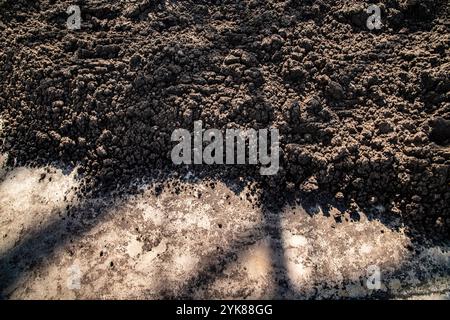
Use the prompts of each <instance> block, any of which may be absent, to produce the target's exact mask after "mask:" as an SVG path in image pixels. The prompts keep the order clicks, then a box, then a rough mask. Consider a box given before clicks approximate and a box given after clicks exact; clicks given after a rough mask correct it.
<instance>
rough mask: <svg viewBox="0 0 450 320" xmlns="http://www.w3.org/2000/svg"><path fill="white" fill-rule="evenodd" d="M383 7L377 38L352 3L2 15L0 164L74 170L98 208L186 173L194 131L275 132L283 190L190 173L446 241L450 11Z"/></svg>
mask: <svg viewBox="0 0 450 320" xmlns="http://www.w3.org/2000/svg"><path fill="white" fill-rule="evenodd" d="M73 4H78V5H79V6H80V8H81V17H82V24H81V29H80V30H72V31H71V30H68V29H67V27H66V20H67V17H68V14H67V13H66V10H67V8H68V7H69V6H70V5H73ZM378 4H379V6H380V8H381V14H382V15H381V21H382V23H383V26H382V28H381V29H380V30H373V31H370V30H369V29H367V27H366V20H367V17H368V14H367V13H366V12H365V10H366V8H367V7H368V6H369V3H367V2H363V1H352V0H338V1H325V0H319V1H294V0H291V1H289V0H286V1H275V0H270V1H269V0H249V1H234V0H233V1H232V0H225V1H223V0H221V1H201V0H192V1H189V0H186V1H183V0H179V1H170V0H169V1H157V0H155V1H149V0H145V1H118V0H116V1H75V0H70V1H51V0H44V1H31V0H30V1H26V0H16V1H2V2H1V5H0V17H1V22H0V30H1V35H0V43H1V46H0V70H1V72H0V111H1V120H2V128H3V129H2V137H1V138H2V139H1V141H0V143H1V150H0V151H1V152H2V153H7V154H8V163H9V165H10V166H15V165H38V166H41V165H46V164H49V163H59V164H62V165H64V166H79V169H78V172H79V174H80V178H81V179H83V181H84V182H85V184H84V186H83V187H82V188H81V189H80V192H81V193H89V192H92V191H93V190H96V191H99V190H103V191H106V190H108V189H111V188H117V186H118V185H119V186H126V185H127V183H128V184H129V183H130V182H133V181H135V179H136V178H145V177H147V176H149V175H150V174H151V172H152V171H153V170H155V169H157V170H163V171H168V172H180V171H181V169H182V168H181V167H176V166H173V165H172V162H171V159H170V151H171V149H172V148H173V146H174V145H175V143H174V142H171V141H170V137H171V134H172V131H173V130H174V129H177V128H186V129H188V130H189V131H191V132H192V130H193V122H194V121H196V120H202V121H203V127H204V128H206V129H207V128H219V129H223V130H225V129H226V128H255V129H262V128H269V127H274V128H278V129H279V131H280V135H281V137H280V142H281V155H280V156H281V169H280V171H279V172H278V174H277V175H275V176H271V177H261V176H260V175H259V170H258V168H257V167H255V166H228V167H225V166H218V167H210V166H197V167H196V168H195V169H200V170H202V171H204V172H212V170H213V169H214V170H216V172H222V175H224V176H225V177H230V178H236V177H243V178H246V179H249V180H253V181H256V182H257V185H258V186H259V187H258V188H259V189H260V190H262V191H263V193H264V194H265V195H266V198H267V199H271V200H270V201H269V202H272V203H273V202H274V200H273V199H276V200H277V201H281V202H283V201H284V198H283V195H287V196H288V195H290V194H296V193H301V194H304V195H308V194H317V193H320V194H322V193H327V194H330V195H331V196H332V197H335V198H336V199H335V200H336V201H339V202H341V203H343V204H346V205H347V207H348V208H350V209H349V210H357V209H358V208H365V209H367V208H369V209H373V208H376V210H378V211H384V212H386V213H388V214H392V215H401V216H402V217H403V218H404V219H405V220H406V221H408V223H410V224H411V225H420V226H422V227H425V228H428V229H430V230H434V231H433V232H436V233H439V232H443V233H444V232H445V230H448V226H449V225H450V214H449V204H450V185H449V182H450V172H449V171H450V170H449V164H450V148H449V142H450V99H449V94H450V59H449V56H448V53H449V41H450V38H449V26H450V23H449V18H448V17H449V8H448V7H449V5H448V3H447V1H445V0H443V1H437V0H429V1H419V0H417V1H412V0H404V1H402V0H383V1H379V3H378ZM188 169H189V170H192V168H188ZM211 175H212V173H211ZM273 192H275V193H276V196H273V195H272V193H273Z"/></svg>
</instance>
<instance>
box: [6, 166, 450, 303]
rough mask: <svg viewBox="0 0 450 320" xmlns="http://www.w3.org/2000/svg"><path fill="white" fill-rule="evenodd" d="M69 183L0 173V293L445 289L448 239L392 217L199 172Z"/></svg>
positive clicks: (357, 294) (64, 177)
mask: <svg viewBox="0 0 450 320" xmlns="http://www.w3.org/2000/svg"><path fill="white" fill-rule="evenodd" d="M43 173H46V178H45V179H41V177H42V174H43ZM50 178H51V179H50ZM77 183H78V182H77V180H76V179H75V177H74V174H73V173H72V174H70V173H68V174H64V173H63V172H62V171H61V170H60V169H56V168H49V170H45V169H42V168H40V169H25V168H18V169H15V170H13V171H11V172H10V173H9V174H8V175H7V176H6V177H4V179H3V181H2V182H1V183H0V271H1V272H0V297H2V298H9V299H161V298H197V299H205V298H206V299H208V298H209V299H211V298H216V299H225V298H226V299H264V298H265V299H271V298H276V299H281V298H291V299H292V298H295V299H305V298H316V299H345V298H400V299H405V298H414V299H417V298H447V299H448V298H449V296H448V294H449V292H448V289H449V281H450V278H449V277H448V274H449V273H450V269H449V268H450V251H449V248H450V247H449V246H448V244H447V245H443V244H440V245H439V244H433V243H431V242H427V241H421V242H420V243H413V242H412V241H411V239H410V238H409V237H408V236H407V235H406V234H405V232H404V225H403V224H402V223H401V222H400V221H391V224H387V223H386V222H385V221H384V222H382V221H379V220H374V219H372V218H371V217H370V215H365V214H364V213H361V215H360V218H359V219H358V220H345V219H344V220H343V222H341V223H336V221H335V219H334V216H335V215H336V214H337V213H339V212H340V209H339V208H336V207H331V208H330V209H329V210H328V211H330V213H331V214H329V215H326V214H324V212H323V211H326V210H327V209H326V208H325V207H322V206H320V205H318V206H317V208H316V209H315V210H316V214H310V213H308V212H311V208H308V207H307V206H300V205H295V206H286V207H285V208H283V210H282V211H281V212H279V211H277V212H271V211H263V210H261V209H260V208H258V207H255V206H254V204H253V202H252V201H250V200H249V199H247V197H245V193H246V192H247V189H246V188H244V189H243V190H242V192H240V193H236V191H235V188H234V187H233V186H227V185H225V184H223V183H217V184H216V185H215V187H214V188H212V187H211V185H210V183H209V182H208V181H197V182H195V183H193V182H192V181H190V182H186V181H179V184H180V185H181V186H183V188H182V190H181V191H180V192H179V193H178V194H174V193H173V192H171V191H170V188H164V189H163V190H162V191H161V192H160V193H158V194H156V193H155V190H154V187H153V184H151V185H147V186H142V188H143V189H144V192H143V193H142V194H139V195H134V196H123V197H120V198H116V199H115V200H112V199H111V197H104V198H96V199H89V200H83V201H80V200H79V199H78V198H77V197H73V196H71V195H73V192H71V186H73V185H76V184H77ZM18 199H20V201H18ZM68 205H69V206H70V207H71V209H69V210H68V209H67V206H68ZM73 213H77V214H76V215H75V216H74V217H70V216H71V214H73ZM412 246H413V247H414V249H411V247H412ZM373 267H376V268H378V270H379V271H380V277H379V281H380V286H379V287H377V288H376V290H374V289H373V288H371V287H368V285H367V281H368V280H369V277H370V276H371V272H372V271H370V270H371V269H370V268H373Z"/></svg>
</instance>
